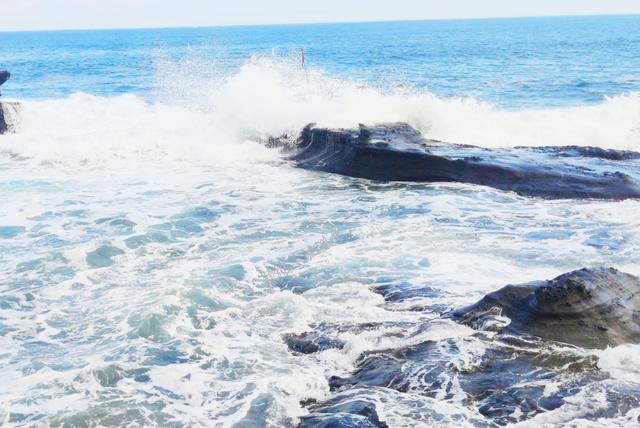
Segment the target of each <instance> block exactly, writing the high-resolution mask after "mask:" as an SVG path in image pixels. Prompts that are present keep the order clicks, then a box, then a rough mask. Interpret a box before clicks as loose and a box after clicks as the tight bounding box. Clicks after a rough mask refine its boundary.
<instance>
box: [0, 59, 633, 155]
mask: <svg viewBox="0 0 640 428" xmlns="http://www.w3.org/2000/svg"><path fill="white" fill-rule="evenodd" d="M208 66H209V67H208ZM157 68H158V72H157V79H156V80H157V87H156V90H155V91H154V94H153V96H152V97H151V99H143V98H141V97H139V96H135V95H130V94H127V95H121V96H115V97H97V96H93V95H88V94H83V93H77V94H74V95H72V96H70V97H68V98H64V99H55V100H46V101H29V100H25V101H23V109H22V111H21V112H20V114H19V118H18V123H17V126H16V131H17V132H16V134H14V135H9V136H5V137H3V138H2V140H3V141H2V143H3V149H2V150H3V151H4V152H7V151H8V152H11V153H14V154H19V155H25V156H28V157H35V158H43V159H77V158H80V159H100V158H105V157H139V156H140V157H145V158H146V157H150V158H155V157H166V156H169V157H173V158H195V159H209V160H215V159H219V158H220V153H221V147H226V149H225V150H222V152H225V151H227V149H228V151H229V152H230V153H233V152H234V149H233V148H232V147H231V145H233V144H236V143H243V142H246V141H247V140H253V141H255V140H258V139H259V138H262V137H265V136H268V135H281V134H284V133H290V134H295V133H297V132H298V131H299V130H300V129H301V128H302V127H303V126H304V125H306V124H307V123H310V122H315V123H318V124H320V125H326V126H330V127H353V126H357V124H358V123H379V122H395V121H403V122H408V123H409V124H411V125H412V126H414V127H416V128H417V129H419V130H420V131H422V132H423V133H424V135H426V136H427V137H429V138H434V139H439V140H444V141H447V142H452V143H461V144H473V145H480V146H486V147H508V146H518V145H545V146H548V145H583V146H584V145H588V146H599V147H604V148H615V149H625V150H640V93H629V94H625V95H619V96H615V97H611V98H607V99H605V100H604V101H603V102H602V103H600V104H597V105H592V106H580V107H572V108H556V109H546V110H544V109H543V110H505V109H501V108H499V107H497V106H495V105H492V104H490V103H487V102H482V101H479V100H476V99H474V98H469V97H466V98H465V97H459V98H442V97H439V96H436V95H434V94H432V93H430V92H416V91H409V90H407V89H397V88H396V89H389V90H382V89H379V88H373V87H370V86H367V85H364V84H361V83H359V82H356V81H352V80H340V79H336V78H332V77H330V76H328V75H327V74H326V73H325V72H323V71H322V70H320V69H314V68H310V69H306V70H305V69H303V68H301V67H300V65H299V64H297V63H295V61H293V60H290V59H287V58H274V57H254V58H251V59H250V60H248V61H247V62H246V63H245V64H244V65H243V66H242V67H240V69H239V70H237V71H236V72H235V73H233V74H226V75H225V74H223V73H218V72H217V71H216V69H215V64H209V63H202V61H200V62H198V61H194V60H193V59H191V60H184V61H183V62H180V63H172V62H164V63H161V64H159V65H158V67H157ZM176 76H177V77H176Z"/></svg>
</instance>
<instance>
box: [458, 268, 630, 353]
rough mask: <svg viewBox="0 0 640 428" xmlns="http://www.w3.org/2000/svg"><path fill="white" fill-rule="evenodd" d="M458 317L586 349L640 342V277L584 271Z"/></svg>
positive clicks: (500, 295)
mask: <svg viewBox="0 0 640 428" xmlns="http://www.w3.org/2000/svg"><path fill="white" fill-rule="evenodd" d="M504 317H507V318H508V320H507V319H505V318H504ZM453 318H454V319H456V320H457V321H460V322H462V323H464V324H466V325H469V326H471V327H473V328H476V329H488V330H497V331H508V332H512V333H517V334H527V335H532V336H537V337H540V338H543V339H548V340H554V341H558V342H564V343H569V344H572V345H576V346H581V347H585V348H605V347H607V346H617V345H621V344H623V343H638V342H640V279H639V278H637V277H635V276H632V275H629V274H626V273H622V272H620V271H618V270H616V269H612V268H609V269H606V268H600V269H582V270H578V271H575V272H570V273H567V274H564V275H561V276H559V277H557V278H555V279H553V280H550V281H544V282H533V283H529V284H524V285H508V286H506V287H504V288H502V289H500V290H498V291H496V292H494V293H491V294H488V295H487V296H485V297H484V298H483V299H482V300H480V301H479V302H478V303H476V304H474V305H472V306H470V307H468V308H464V309H461V310H458V311H456V312H455V313H454V314H453Z"/></svg>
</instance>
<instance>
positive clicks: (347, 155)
mask: <svg viewBox="0 0 640 428" xmlns="http://www.w3.org/2000/svg"><path fill="white" fill-rule="evenodd" d="M270 144H271V145H272V146H276V145H277V144H275V143H274V141H270ZM290 159H291V160H293V161H294V162H295V163H296V165H297V166H298V167H300V168H305V169H310V170H317V171H325V172H331V173H336V174H342V175H346V176H350V177H359V178H365V179H370V180H379V181H414V182H461V183H471V184H478V185H484V186H490V187H494V188H497V189H501V190H507V191H514V192H517V193H518V194H521V195H526V196H540V197H545V198H601V199H627V198H640V173H639V172H638V171H640V154H638V153H634V152H623V151H615V150H604V149H599V148H589V147H573V146H568V147H537V148H526V147H516V148H512V149H485V148H481V147H474V146H467V145H456V144H447V143H443V142H440V141H435V140H427V139H425V138H423V137H422V135H421V134H420V133H419V132H418V131H416V130H415V129H413V128H412V127H411V126H409V125H407V124H403V123H399V124H390V125H378V126H373V127H367V126H364V125H361V126H360V128H359V129H355V130H354V129H338V130H331V129H323V128H316V127H314V126H313V125H309V126H307V127H306V128H305V129H304V130H303V131H302V134H301V135H300V137H299V138H298V141H297V147H296V148H295V150H294V153H293V155H291V156H290Z"/></svg>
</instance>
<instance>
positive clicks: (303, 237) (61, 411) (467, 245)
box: [0, 16, 640, 427]
mask: <svg viewBox="0 0 640 428" xmlns="http://www.w3.org/2000/svg"><path fill="white" fill-rule="evenodd" d="M303 51H304V63H303V61H302V52H303ZM0 69H7V70H9V71H10V72H11V73H12V77H11V79H10V80H9V82H7V83H6V84H5V85H3V86H2V88H0V90H1V92H2V98H0V101H19V102H20V104H21V107H20V108H19V109H18V111H17V112H15V113H14V114H12V115H11V117H10V118H9V119H10V121H11V122H12V126H13V132H11V133H8V134H6V135H2V136H0V425H5V426H57V427H93V426H163V427H164V426H167V427H187V426H189V427H191V426H202V427H210V426H225V427H226V426H229V427H231V426H233V427H262V426H270V427H283V426H284V427H288V426H297V425H298V424H299V423H301V421H302V423H304V421H305V417H306V416H308V415H309V414H310V413H312V412H313V411H314V410H313V408H314V407H313V406H314V405H317V403H326V402H329V403H333V404H334V409H333V413H332V415H335V414H341V413H342V414H350V412H351V413H353V412H355V410H354V409H358V408H359V409H362V408H364V409H365V410H366V411H368V410H367V409H370V408H371V406H373V408H375V412H376V414H377V416H376V417H377V418H378V419H379V421H378V422H379V424H378V426H383V425H381V424H382V423H383V422H384V423H386V424H387V425H388V426H390V427H415V426H424V427H436V426H487V427H491V426H504V425H508V424H513V425H517V426H567V427H568V426H572V427H573V426H593V427H600V426H607V427H608V426H635V424H637V423H638V418H639V417H640V358H639V357H638V356H639V355H640V345H637V344H627V345H621V346H618V347H612V348H608V349H604V350H593V349H586V348H580V347H571V346H565V345H563V344H558V343H556V344H553V345H549V344H544V345H537V344H535V343H534V344H531V343H528V344H526V345H522V344H520V345H517V344H513V343H510V344H508V346H507V344H504V343H501V345H500V347H499V349H500V352H503V353H505V352H507V351H506V350H507V349H509V352H516V351H517V352H516V353H515V355H516V357H513V354H509V355H512V357H513V358H511V360H514V359H515V360H518V358H521V357H522V356H523V355H536V356H540V355H543V356H545V358H546V359H545V362H544V364H538V365H536V364H533V365H526V364H522V365H521V366H518V367H517V368H513V372H509V370H511V369H509V368H508V367H507V368H506V369H505V368H503V369H502V370H506V371H507V372H509V374H512V376H507V379H504V378H501V379H500V382H496V381H495V379H493V378H491V377H488V378H486V379H485V378H483V379H482V380H477V379H474V382H475V383H473V385H474V388H476V389H475V390H474V391H475V392H470V391H471V390H470V388H469V381H468V380H466V379H467V378H465V377H464V376H466V375H467V374H468V373H477V372H480V371H482V369H483V368H486V367H488V366H490V362H491V361H490V360H491V358H496V355H497V354H499V352H498V351H496V349H498V348H497V346H498V345H496V342H495V341H494V339H495V338H493V337H488V336H487V337H485V336H478V335H477V334H475V333H474V331H473V330H472V329H471V328H469V327H467V326H463V325H461V324H457V323H455V322H453V321H451V320H448V319H444V318H442V317H441V316H442V314H444V313H446V312H447V311H450V310H452V309H454V308H459V307H462V306H465V305H469V304H471V303H473V302H475V301H477V300H479V299H480V298H482V297H483V296H484V295H485V294H487V293H489V292H491V291H495V290H497V289H498V288H500V287H503V286H504V285H507V284H518V283H526V282H529V281H535V280H545V279H551V278H553V277H555V276H557V275H560V274H562V273H564V272H568V271H571V270H574V269H579V268H582V267H597V266H614V267H616V268H618V269H620V270H623V271H626V272H629V273H631V274H635V275H638V274H640V217H638V213H639V212H640V202H639V201H637V200H626V201H597V200H547V199H542V198H531V197H523V196H519V195H517V194H515V193H510V192H503V191H499V190H495V189H491V188H486V187H481V186H473V185H466V184H453V183H452V184H446V183H442V184H418V183H375V182H370V181H367V180H363V179H356V178H349V177H343V176H338V175H331V174H325V173H320V172H313V171H305V170H302V169H298V168H295V167H294V166H292V165H291V164H290V163H289V162H288V161H287V160H286V159H285V156H283V154H282V153H281V152H280V151H279V150H278V149H274V148H269V147H268V146H267V145H265V144H263V141H264V140H265V139H266V138H268V137H271V136H280V135H283V134H289V135H296V134H297V133H298V132H300V130H301V129H302V128H303V127H304V126H305V125H307V124H308V123H317V124H318V125H320V126H328V127H356V126H357V125H358V124H360V123H364V124H376V123H388V122H407V123H409V124H410V125H412V126H413V127H415V128H416V129H418V130H419V131H421V132H422V133H423V135H425V136H426V137H428V138H433V139H437V140H442V141H446V142H450V143H459V144H472V145H477V146H484V147H487V148H496V147H514V146H560V145H578V146H595V147H601V148H607V149H619V150H633V151H640V16H606V17H605V16H593V17H554V18H517V19H484V20H451V21H415V22H388V23H357V24H322V25H282V26H244V27H242V26H238V27H218V28H181V29H143V30H91V31H56V32H16V33H7V32H0ZM381 287H382V288H381ZM384 287H387V288H384ZM389 287H391V288H393V289H396V290H400V291H402V292H403V291H407V290H409V291H410V292H409V293H408V295H409V297H408V298H399V299H395V300H394V299H393V298H389V296H388V295H386V294H385V293H384V292H380V290H382V289H386V290H388V289H389ZM416 290H421V291H420V292H416ZM305 332H315V333H314V334H319V333H318V332H320V333H321V334H327V335H328V336H330V337H331V339H326V338H324V339H322V340H320V342H322V343H321V344H320V345H321V346H318V348H319V349H315V351H316V352H309V353H306V352H295V349H292V347H291V343H290V341H287V338H290V337H293V336H292V335H296V334H303V333H305ZM320 342H318V343H320ZM427 343H428V344H429V346H430V348H429V349H428V350H426V351H425V349H424V347H420V346H422V345H424V344H427ZM412 347H420V348H419V349H420V354H419V355H420V356H419V359H418V360H417V361H416V358H413V357H412V358H413V359H412V358H408V357H407V351H406V350H407V349H413V348H412ZM525 348H526V349H525ZM514 349H515V350H516V351H514ZM532 349H533V351H532ZM370 355H379V356H380V357H379V358H382V359H383V360H384V361H385V363H384V364H380V365H377V366H376V369H375V370H373V371H372V372H371V373H368V375H367V376H361V377H358V379H360V382H359V383H357V384H356V385H355V387H354V388H355V389H354V388H351V389H348V390H341V389H340V388H335V387H334V386H335V382H334V381H331V379H336V378H341V379H346V378H348V377H349V376H351V375H353V374H354V373H355V372H356V370H360V369H361V368H362V367H363V366H362V363H363V361H365V360H366V359H367V356H370ZM500 355H502V354H500ZM522 358H524V357H522ZM488 359H489V361H488ZM398 361H400V363H398ZM550 361H554V363H553V364H552V363H551V362H550ZM394 362H395V363H394ZM554 364H555V365H554ZM427 368H428V370H427ZM525 369H526V370H525ZM358 373H360V374H362V371H361V370H360V372H358ZM363 379H364V380H363ZM478 390H482V391H483V392H486V391H490V392H491V393H489V394H488V395H487V394H484V393H479V392H478ZM340 394H343V395H344V394H351V395H349V397H348V399H347V401H346V403H347V404H345V401H344V400H343V401H339V398H340ZM332 400H333V401H332ZM336 400H337V401H336ZM363 403H364V404H363ZM358 406H360V407H358ZM363 406H364V407H363ZM326 408H327V407H326V406H325V410H326ZM366 411H360V414H359V415H360V416H361V418H360V419H358V418H357V417H356V418H355V419H354V418H352V419H348V418H347V419H341V420H338V419H336V420H334V423H335V425H333V426H347V420H349V421H351V422H350V423H352V425H348V426H362V427H368V426H375V424H376V423H378V422H375V420H374V419H375V418H372V417H368V419H367V417H365V416H362V415H363V414H368V413H366ZM327 412H328V411H327ZM363 412H364V413H363ZM356 413H357V412H356ZM360 416H359V417H360ZM307 421H308V419H307ZM336 421H337V422H336ZM367 424H370V425H367ZM326 426H331V425H326Z"/></svg>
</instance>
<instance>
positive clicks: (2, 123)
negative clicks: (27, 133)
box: [0, 70, 11, 135]
mask: <svg viewBox="0 0 640 428" xmlns="http://www.w3.org/2000/svg"><path fill="white" fill-rule="evenodd" d="M9 77H11V73H9V72H8V71H6V70H0V86H2V84H3V83H5V82H6V81H7V80H9ZM0 95H2V94H0ZM8 130H9V126H8V125H7V121H6V119H5V117H4V108H3V107H2V103H0V135H2V134H4V133H5V132H7V131H8Z"/></svg>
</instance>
